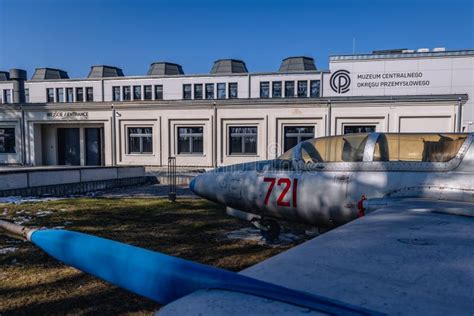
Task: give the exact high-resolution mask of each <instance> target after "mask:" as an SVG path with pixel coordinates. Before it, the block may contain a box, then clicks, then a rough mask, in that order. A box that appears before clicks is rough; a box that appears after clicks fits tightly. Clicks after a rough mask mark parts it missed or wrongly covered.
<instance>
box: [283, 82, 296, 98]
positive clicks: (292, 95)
mask: <svg viewBox="0 0 474 316" xmlns="http://www.w3.org/2000/svg"><path fill="white" fill-rule="evenodd" d="M289 84H292V85H293V88H292V89H293V93H292V94H291V95H288V94H287V86H288V85H289ZM294 97H295V81H294V80H288V81H285V98H294Z"/></svg>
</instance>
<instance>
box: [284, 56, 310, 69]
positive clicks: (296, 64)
mask: <svg viewBox="0 0 474 316" xmlns="http://www.w3.org/2000/svg"><path fill="white" fill-rule="evenodd" d="M315 70H316V65H315V64H314V59H313V58H311V57H307V56H293V57H287V58H285V59H283V60H282V62H281V65H280V70H278V72H304V71H315Z"/></svg>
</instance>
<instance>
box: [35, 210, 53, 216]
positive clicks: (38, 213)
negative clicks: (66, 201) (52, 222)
mask: <svg viewBox="0 0 474 316" xmlns="http://www.w3.org/2000/svg"><path fill="white" fill-rule="evenodd" d="M52 213H53V212H52V211H42V210H39V211H38V212H36V216H38V217H45V216H48V215H49V214H52Z"/></svg>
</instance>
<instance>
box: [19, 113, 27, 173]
mask: <svg viewBox="0 0 474 316" xmlns="http://www.w3.org/2000/svg"><path fill="white" fill-rule="evenodd" d="M20 109H21V164H22V165H26V126H25V110H24V109H23V107H22V106H21V107H20Z"/></svg>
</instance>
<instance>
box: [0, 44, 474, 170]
mask: <svg viewBox="0 0 474 316" xmlns="http://www.w3.org/2000/svg"><path fill="white" fill-rule="evenodd" d="M473 98H474V50H456V51H449V50H445V49H444V48H435V49H432V50H430V49H418V50H408V49H395V50H383V51H374V52H373V53H370V54H353V55H336V56H331V57H330V61H329V70H322V71H321V70H318V69H317V68H316V65H315V62H314V60H313V58H310V57H304V56H301V57H289V58H286V59H284V60H283V61H282V63H281V65H280V68H279V69H278V71H275V72H266V73H251V72H249V71H248V70H247V67H246V64H245V62H243V61H241V60H235V59H222V60H217V61H215V62H214V64H213V66H212V68H211V71H210V73H209V74H195V75H188V74H185V73H184V71H183V67H182V66H181V65H178V64H175V63H170V62H156V63H152V64H151V65H150V68H149V70H148V73H147V74H146V75H144V76H124V73H123V71H122V69H120V68H117V67H113V66H105V65H99V66H92V67H91V70H90V72H89V75H88V77H87V78H83V79H70V78H69V76H68V74H67V72H66V71H64V70H60V69H54V68H37V69H36V70H35V72H34V74H33V76H32V77H31V79H30V80H27V74H26V71H24V70H21V69H11V70H10V71H9V72H6V71H0V164H21V165H34V166H43V165H46V166H49V165H82V166H95V165H148V166H164V165H167V163H168V158H169V157H176V163H177V165H180V166H197V167H216V166H222V165H228V164H234V163H241V162H248V161H254V160H263V159H273V158H275V157H277V156H279V155H281V154H282V153H284V152H285V151H286V150H288V149H290V148H291V147H293V146H294V145H295V144H297V143H298V142H300V141H302V140H306V139H309V138H313V137H321V136H327V135H342V134H348V133H358V132H372V131H380V132H395V133H396V132H440V133H443V132H462V131H464V132H468V131H474V125H473V122H474V101H473Z"/></svg>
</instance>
